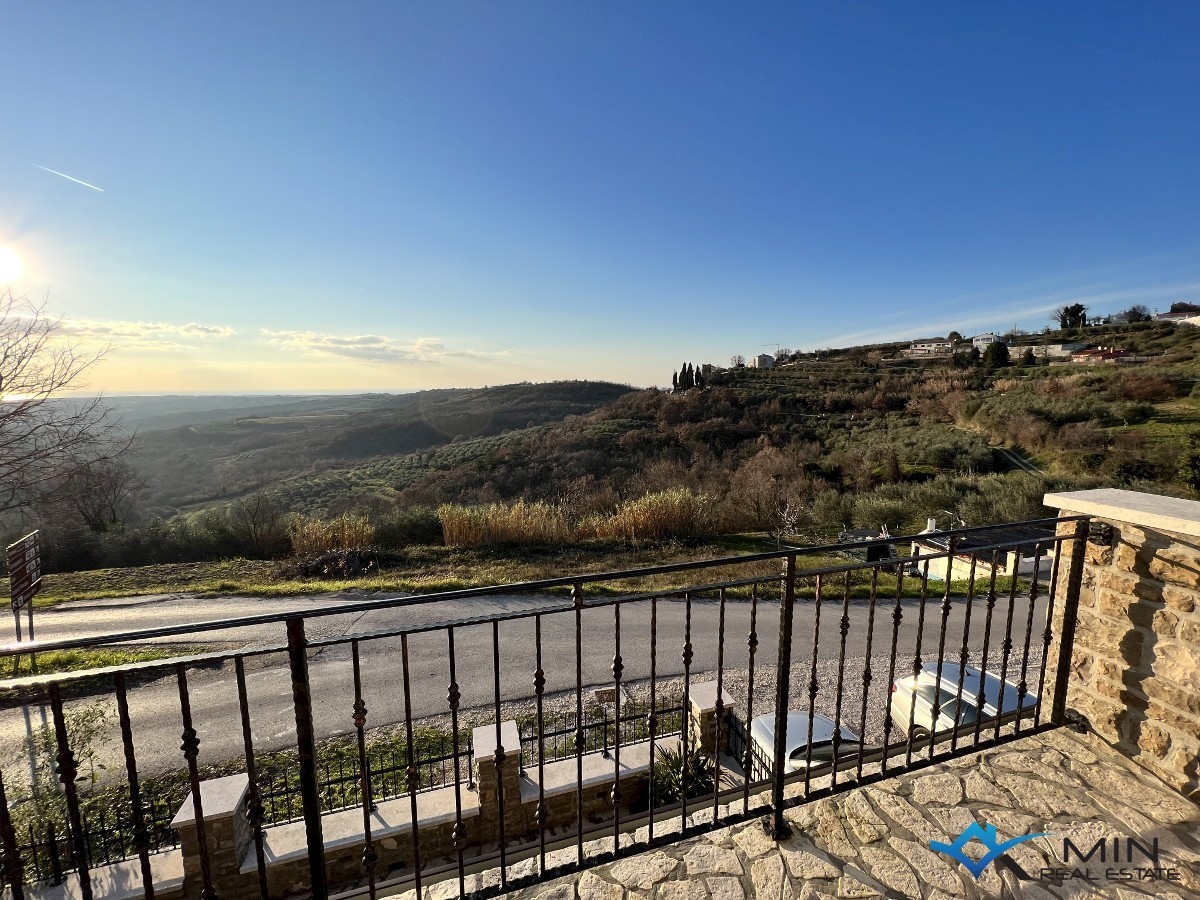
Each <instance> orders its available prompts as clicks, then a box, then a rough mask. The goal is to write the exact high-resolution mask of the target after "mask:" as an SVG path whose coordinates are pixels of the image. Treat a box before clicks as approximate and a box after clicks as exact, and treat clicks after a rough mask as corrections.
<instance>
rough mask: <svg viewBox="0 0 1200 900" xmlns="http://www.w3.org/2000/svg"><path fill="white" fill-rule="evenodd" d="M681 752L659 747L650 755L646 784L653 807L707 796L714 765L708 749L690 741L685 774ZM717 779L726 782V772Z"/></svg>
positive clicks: (710, 789)
mask: <svg viewBox="0 0 1200 900" xmlns="http://www.w3.org/2000/svg"><path fill="white" fill-rule="evenodd" d="M683 761H684V755H683V753H682V752H681V751H680V750H660V751H659V752H658V755H657V756H656V757H655V759H654V768H653V770H652V781H651V784H650V804H651V806H653V807H655V808H657V807H660V806H668V805H670V804H672V803H679V802H680V801H681V800H683V798H684V793H685V791H686V794H687V798H688V799H689V800H690V799H692V798H693V797H704V796H711V795H712V792H713V787H714V786H715V785H716V766H715V764H714V763H713V757H712V754H710V753H705V752H704V751H703V750H701V749H700V748H699V747H697V746H695V745H692V746H690V747H688V752H687V777H686V779H685V778H684V772H683V768H684V766H683ZM721 780H722V781H723V782H726V783H729V777H728V774H727V773H725V772H722V773H721Z"/></svg>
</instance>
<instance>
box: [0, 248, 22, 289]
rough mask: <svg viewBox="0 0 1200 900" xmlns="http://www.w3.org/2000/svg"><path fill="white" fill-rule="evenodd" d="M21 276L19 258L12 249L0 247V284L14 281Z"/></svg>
mask: <svg viewBox="0 0 1200 900" xmlns="http://www.w3.org/2000/svg"><path fill="white" fill-rule="evenodd" d="M20 276H21V257H19V256H17V251H16V250H14V249H13V248H12V247H0V284H8V283H9V282H10V281H16V280H17V279H18V278H19V277H20Z"/></svg>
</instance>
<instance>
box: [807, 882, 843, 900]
mask: <svg viewBox="0 0 1200 900" xmlns="http://www.w3.org/2000/svg"><path fill="white" fill-rule="evenodd" d="M800 900H836V898H835V897H834V896H833V895H832V894H827V893H825V892H824V891H821V890H817V887H816V885H812V884H806V885H804V887H802V888H801V889H800Z"/></svg>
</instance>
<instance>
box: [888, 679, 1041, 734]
mask: <svg viewBox="0 0 1200 900" xmlns="http://www.w3.org/2000/svg"><path fill="white" fill-rule="evenodd" d="M937 669H938V663H937V660H934V661H933V662H927V663H925V664H924V665H922V666H921V674H920V675H918V676H917V677H916V678H913V676H911V675H910V676H908V677H907V678H901V679H899V680H897V681H896V683H895V684H893V685H892V697H891V704H890V706H891V714H892V724H893V725H894V726H895V728H897V729H898V730H899V731H900V732H901V733H906V734H907V735H908V738H909V740H911V741H915V740H920V739H922V738H925V737H928V736H929V733H930V731H934V730H936V731H938V732H948V731H949V730H950V729H952V728H954V727H955V726H956V725H974V724H976V722H978V721H979V720H980V719H983V721H985V722H986V721H987V720H988V719H992V720H995V719H996V718H997V717H1004V716H1008V715H1010V714H1012V713H1015V712H1016V711H1017V707H1018V705H1019V706H1020V708H1021V709H1022V710H1031V709H1033V707H1034V706H1036V705H1037V697H1035V696H1034V695H1033V693H1032V692H1029V693H1026V695H1025V697H1024V699H1022V698H1021V696H1020V694H1021V692H1020V689H1019V688H1018V687H1017V686H1016V685H1015V684H1013V683H1012V682H1011V681H1003V680H1001V678H1000V676H998V675H995V674H993V673H992V672H984V671H982V670H980V669H978V668H977V667H975V666H967V667H966V670H965V672H964V673H963V685H962V696H961V699H960V698H959V693H958V678H959V672H960V671H961V669H962V667H961V666H959V664H958V663H956V662H951V661H949V660H943V661H942V680H941V683H940V688H939V684H938V680H937ZM935 696H936V697H937V702H938V705H939V708H938V716H937V723H936V724H937V727H936V729H935V728H934V721H933V704H934V697H935ZM914 705H915V707H916V709H915V710H914V709H913V707H914Z"/></svg>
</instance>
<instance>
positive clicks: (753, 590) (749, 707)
mask: <svg viewBox="0 0 1200 900" xmlns="http://www.w3.org/2000/svg"><path fill="white" fill-rule="evenodd" d="M757 626H758V582H755V583H754V584H752V585H751V586H750V633H749V634H747V635H746V649H747V650H748V651H749V654H750V662H749V663H748V665H749V669H748V671H747V679H746V757H745V762H744V764H743V769H742V771H743V774H744V777H743V778H742V814H743V815H745V814H747V813H749V812H750V781H751V779H752V776H753V773H754V753H753V744H754V739H753V736H752V735H751V734H750V725H751V723H752V722H753V721H754V654H755V653H756V652H757V650H758V631H757Z"/></svg>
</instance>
